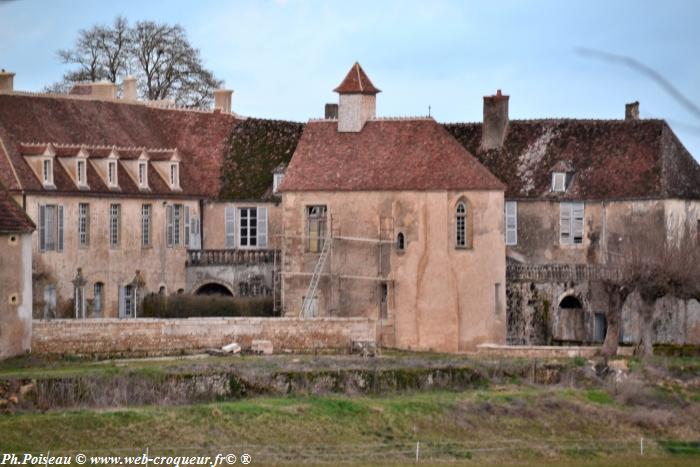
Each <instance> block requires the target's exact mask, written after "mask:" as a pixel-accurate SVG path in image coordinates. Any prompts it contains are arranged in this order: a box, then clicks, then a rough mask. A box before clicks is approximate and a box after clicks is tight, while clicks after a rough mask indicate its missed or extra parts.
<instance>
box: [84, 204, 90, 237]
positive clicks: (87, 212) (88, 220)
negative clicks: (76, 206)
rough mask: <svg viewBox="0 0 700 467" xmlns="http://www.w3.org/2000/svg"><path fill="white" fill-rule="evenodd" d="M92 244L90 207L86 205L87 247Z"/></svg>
mask: <svg viewBox="0 0 700 467" xmlns="http://www.w3.org/2000/svg"><path fill="white" fill-rule="evenodd" d="M89 244H90V205H89V204H87V203H86V204H85V245H89Z"/></svg>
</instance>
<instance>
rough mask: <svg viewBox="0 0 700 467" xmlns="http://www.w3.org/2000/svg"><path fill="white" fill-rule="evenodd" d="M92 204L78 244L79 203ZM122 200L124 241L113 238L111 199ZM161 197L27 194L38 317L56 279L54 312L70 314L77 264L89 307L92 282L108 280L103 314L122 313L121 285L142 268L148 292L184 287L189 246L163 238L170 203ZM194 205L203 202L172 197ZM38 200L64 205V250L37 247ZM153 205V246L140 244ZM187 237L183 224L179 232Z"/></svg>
mask: <svg viewBox="0 0 700 467" xmlns="http://www.w3.org/2000/svg"><path fill="white" fill-rule="evenodd" d="M79 203H89V205H90V245H89V246H88V247H87V248H81V247H79V240H78V204H79ZM112 203H118V204H121V244H120V245H119V247H118V248H111V247H110V244H109V219H110V213H109V210H110V204H112ZM164 203H165V201H164V200H162V199H148V198H143V199H138V198H99V197H68V196H61V197H60V198H57V197H51V196H28V197H27V214H28V215H29V217H31V218H32V220H33V221H34V222H35V223H36V224H37V230H36V231H35V232H34V234H33V238H32V245H33V253H34V259H33V269H34V317H35V318H42V317H43V315H44V287H45V286H46V285H47V284H54V285H55V286H56V291H57V296H58V297H57V306H56V313H57V315H58V316H59V317H60V316H72V313H73V309H72V305H71V303H72V302H71V301H72V299H73V284H72V281H73V280H74V279H75V276H76V272H77V268H82V274H83V277H84V278H85V279H86V281H87V284H86V285H85V295H86V299H87V302H88V310H90V309H91V304H92V300H93V299H94V285H95V283H96V282H102V283H104V310H103V313H102V316H103V317H116V316H118V307H119V303H118V302H119V286H123V285H126V284H128V283H130V282H131V281H132V280H133V279H134V276H135V274H136V270H139V271H141V275H142V277H143V279H144V280H145V292H158V290H159V288H160V287H161V286H165V288H166V292H167V293H174V292H176V291H177V290H178V289H184V288H185V286H186V281H185V261H186V247H185V246H184V245H177V246H175V247H167V245H166V238H165V224H166V219H165V217H166V206H165V205H164ZM167 203H179V204H184V205H186V206H189V207H190V216H198V212H199V204H198V202H197V201H193V200H177V201H174V200H169V201H167ZM39 204H60V205H62V206H63V219H64V227H63V235H64V246H63V251H62V252H58V251H45V252H41V251H39V231H38V230H39V229H38V225H39V222H38V217H39V216H38V210H39ZM143 204H151V205H152V214H151V223H152V227H151V246H150V247H142V246H141V206H142V205H143ZM181 238H182V239H183V243H184V238H185V235H184V227H183V231H182V232H181Z"/></svg>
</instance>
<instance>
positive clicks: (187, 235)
mask: <svg viewBox="0 0 700 467" xmlns="http://www.w3.org/2000/svg"><path fill="white" fill-rule="evenodd" d="M184 227H185V247H187V248H189V247H190V207H189V206H185V225H184Z"/></svg>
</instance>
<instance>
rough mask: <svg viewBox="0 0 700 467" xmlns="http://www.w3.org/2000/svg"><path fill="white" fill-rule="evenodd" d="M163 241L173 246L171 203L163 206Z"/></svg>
mask: <svg viewBox="0 0 700 467" xmlns="http://www.w3.org/2000/svg"><path fill="white" fill-rule="evenodd" d="M165 243H166V244H167V245H168V246H169V247H171V246H173V206H172V205H171V204H169V205H167V206H166V207H165Z"/></svg>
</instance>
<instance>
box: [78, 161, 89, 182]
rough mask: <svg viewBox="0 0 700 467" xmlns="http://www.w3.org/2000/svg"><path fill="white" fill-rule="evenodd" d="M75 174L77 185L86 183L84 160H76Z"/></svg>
mask: <svg viewBox="0 0 700 467" xmlns="http://www.w3.org/2000/svg"><path fill="white" fill-rule="evenodd" d="M75 174H76V178H77V179H78V185H79V186H85V185H86V184H87V183H86V178H85V161H78V162H77V163H76V167H75Z"/></svg>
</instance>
